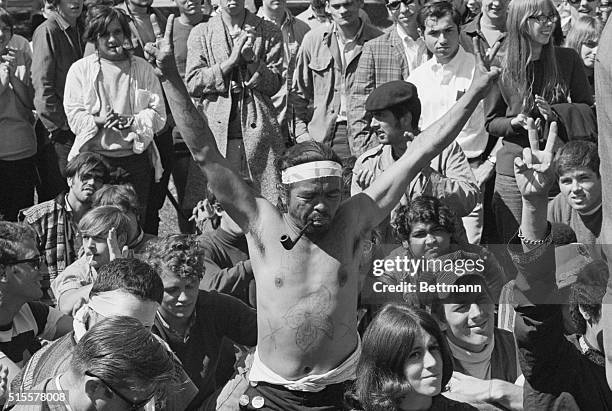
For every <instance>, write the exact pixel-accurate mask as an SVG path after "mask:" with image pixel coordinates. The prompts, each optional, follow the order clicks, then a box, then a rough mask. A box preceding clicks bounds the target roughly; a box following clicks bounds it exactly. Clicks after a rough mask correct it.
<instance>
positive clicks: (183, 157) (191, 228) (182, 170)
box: [172, 143, 195, 234]
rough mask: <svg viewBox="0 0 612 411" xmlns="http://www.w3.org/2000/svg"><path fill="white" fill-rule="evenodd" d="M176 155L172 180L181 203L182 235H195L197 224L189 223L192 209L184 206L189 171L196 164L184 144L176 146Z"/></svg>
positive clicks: (179, 223)
mask: <svg viewBox="0 0 612 411" xmlns="http://www.w3.org/2000/svg"><path fill="white" fill-rule="evenodd" d="M174 155H175V158H174V166H173V167H172V180H173V181H174V187H176V194H177V196H178V199H177V200H178V203H179V210H177V217H178V225H179V230H180V231H181V233H182V234H189V233H195V224H194V223H193V221H189V217H191V212H192V208H190V207H188V206H186V205H184V204H183V202H184V201H183V199H184V198H185V189H186V187H187V178H188V176H189V169H190V168H191V166H192V163H194V160H193V157H191V153H190V152H189V150H188V149H187V146H186V145H185V144H184V143H183V144H179V145H175V147H174Z"/></svg>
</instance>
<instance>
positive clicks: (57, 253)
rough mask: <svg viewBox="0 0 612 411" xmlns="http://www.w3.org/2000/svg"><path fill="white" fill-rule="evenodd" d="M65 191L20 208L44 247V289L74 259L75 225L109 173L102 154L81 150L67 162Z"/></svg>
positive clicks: (76, 245)
mask: <svg viewBox="0 0 612 411" xmlns="http://www.w3.org/2000/svg"><path fill="white" fill-rule="evenodd" d="M66 176H67V179H68V187H69V190H68V193H66V192H62V193H60V194H59V195H58V196H57V197H56V198H54V199H52V200H48V201H45V202H42V203H39V204H37V205H35V206H33V207H31V208H29V209H27V210H23V211H21V216H20V220H22V221H23V222H24V223H26V224H28V225H30V226H31V227H32V228H33V229H34V231H36V236H37V241H38V244H39V248H40V249H41V250H43V251H44V254H45V260H46V261H47V268H48V270H49V271H48V273H46V274H44V275H43V280H42V287H43V292H46V290H48V289H49V281H52V280H54V279H55V277H57V275H58V274H59V273H61V272H62V271H64V269H65V268H66V267H67V266H69V265H70V264H72V263H73V262H75V261H76V259H77V258H78V252H79V249H80V248H81V240H82V239H81V238H80V237H79V235H78V233H79V231H78V228H77V227H78V225H79V222H80V221H81V218H82V217H83V216H84V215H85V214H86V213H87V212H88V211H89V210H90V209H91V200H92V197H93V195H94V193H95V192H96V191H97V190H99V189H100V187H102V185H103V184H104V182H105V181H106V180H107V179H108V177H109V169H108V165H107V164H106V162H105V161H104V159H103V158H102V156H101V155H99V154H95V153H81V154H79V155H78V156H76V157H75V158H73V159H72V160H71V161H70V162H69V163H68V165H67V166H66Z"/></svg>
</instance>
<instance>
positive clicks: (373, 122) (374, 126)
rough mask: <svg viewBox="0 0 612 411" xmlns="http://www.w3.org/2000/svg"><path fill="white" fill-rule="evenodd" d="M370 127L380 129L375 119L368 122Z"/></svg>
mask: <svg viewBox="0 0 612 411" xmlns="http://www.w3.org/2000/svg"><path fill="white" fill-rule="evenodd" d="M370 127H371V128H373V129H378V128H379V127H380V122H379V121H378V120H376V118H374V117H372V120H370Z"/></svg>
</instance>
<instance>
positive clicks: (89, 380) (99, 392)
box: [84, 375, 113, 404]
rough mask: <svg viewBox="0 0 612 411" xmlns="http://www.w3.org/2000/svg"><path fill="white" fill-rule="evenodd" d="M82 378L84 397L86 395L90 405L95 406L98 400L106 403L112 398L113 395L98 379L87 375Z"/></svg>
mask: <svg viewBox="0 0 612 411" xmlns="http://www.w3.org/2000/svg"><path fill="white" fill-rule="evenodd" d="M84 378H85V395H87V397H88V398H89V400H90V401H91V403H92V404H95V403H96V401H97V400H99V399H100V400H104V401H108V400H109V399H110V398H111V397H112V396H113V393H111V392H110V391H109V390H108V388H106V387H105V386H104V384H102V382H101V381H100V380H99V379H97V378H94V377H89V376H87V375H86V376H84Z"/></svg>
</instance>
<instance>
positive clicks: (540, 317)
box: [508, 235, 612, 410]
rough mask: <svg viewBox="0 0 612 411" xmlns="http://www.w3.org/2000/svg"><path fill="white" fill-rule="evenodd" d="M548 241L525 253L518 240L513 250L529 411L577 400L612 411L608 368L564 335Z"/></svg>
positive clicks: (516, 327) (584, 406)
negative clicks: (565, 396) (562, 399)
mask: <svg viewBox="0 0 612 411" xmlns="http://www.w3.org/2000/svg"><path fill="white" fill-rule="evenodd" d="M547 240H548V241H547V242H546V243H545V244H543V245H541V246H539V247H537V248H535V249H533V250H531V251H529V252H528V253H525V252H523V249H522V245H521V244H520V241H519V240H518V237H517V236H515V237H514V238H513V239H512V240H511V244H510V245H509V246H508V249H509V252H510V255H511V256H512V260H513V261H514V264H515V265H516V267H517V269H518V275H517V277H516V284H515V289H514V301H515V304H516V306H515V310H516V313H517V317H516V323H515V325H514V334H515V337H516V341H517V344H518V347H519V354H520V357H519V358H520V363H521V369H522V370H523V375H524V376H525V380H526V381H527V382H528V384H527V385H526V386H525V390H526V391H525V399H524V404H523V405H524V409H525V410H540V409H550V408H549V407H550V404H551V403H552V402H553V400H554V399H555V398H556V397H559V396H560V395H561V394H562V393H564V392H567V393H569V394H571V395H572V396H573V397H574V399H575V400H576V403H577V404H578V406H579V407H580V409H582V410H612V391H610V388H608V383H607V382H606V372H605V368H604V366H603V364H602V363H598V362H596V361H594V359H593V356H591V355H585V354H583V353H582V352H581V351H580V350H579V349H577V348H576V346H575V344H573V343H572V342H570V341H569V340H568V339H567V338H566V337H565V336H564V334H563V330H564V327H563V315H562V313H561V305H560V304H559V303H560V301H561V299H560V296H559V290H558V289H557V286H556V279H555V271H556V266H555V250H554V247H553V246H552V244H551V243H552V241H551V236H550V235H549V236H548V239H547Z"/></svg>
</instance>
